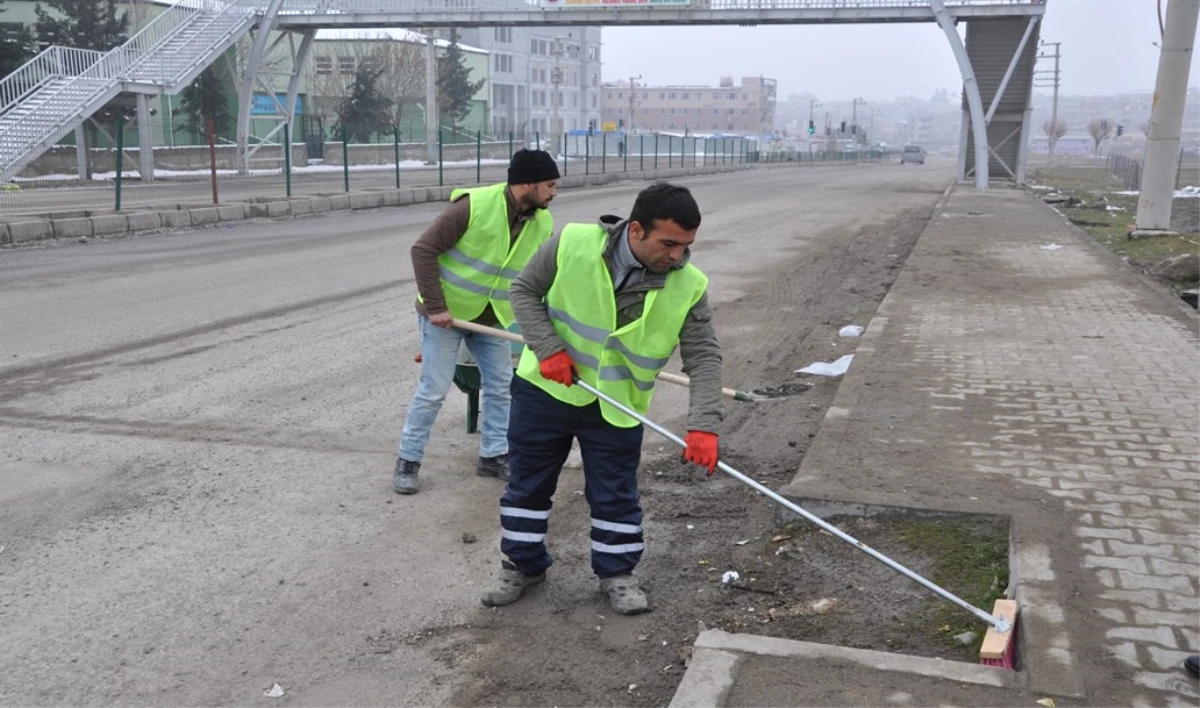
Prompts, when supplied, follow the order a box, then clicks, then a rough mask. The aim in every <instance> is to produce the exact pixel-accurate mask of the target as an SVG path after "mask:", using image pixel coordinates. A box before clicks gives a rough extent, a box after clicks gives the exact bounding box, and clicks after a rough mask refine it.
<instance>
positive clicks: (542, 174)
mask: <svg viewBox="0 0 1200 708" xmlns="http://www.w3.org/2000/svg"><path fill="white" fill-rule="evenodd" d="M558 177H559V174H558V164H557V163H555V162H554V158H552V157H550V153H548V152H546V151H545V150H525V149H521V150H518V151H517V152H516V154H515V155H513V156H512V162H510V163H509V165H508V183H509V184H532V183H534V182H547V181H549V180H552V179H558Z"/></svg>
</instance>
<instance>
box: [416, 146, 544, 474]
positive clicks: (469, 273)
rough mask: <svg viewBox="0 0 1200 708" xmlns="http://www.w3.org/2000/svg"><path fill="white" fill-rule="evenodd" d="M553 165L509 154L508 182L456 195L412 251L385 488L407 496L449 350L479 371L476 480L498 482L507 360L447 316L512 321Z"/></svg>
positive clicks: (536, 155) (503, 347) (540, 155)
mask: <svg viewBox="0 0 1200 708" xmlns="http://www.w3.org/2000/svg"><path fill="white" fill-rule="evenodd" d="M558 178H559V173H558V165H557V164H556V163H555V162H554V159H553V158H551V157H550V155H549V154H548V153H546V152H544V151H541V150H519V151H518V152H517V153H516V154H515V155H513V157H512V161H511V163H510V165H509V168H508V181H507V182H506V183H501V184H495V185H491V186H489V187H478V188H475V189H456V190H454V192H453V193H452V194H451V195H450V206H448V207H447V208H446V210H445V211H444V212H442V214H441V216H439V217H438V218H437V219H436V220H435V221H434V222H433V224H431V225H430V226H429V228H428V229H426V231H425V233H424V234H422V235H421V237H420V238H419V239H417V242H416V243H415V244H414V245H413V247H412V263H413V274H414V276H415V277H416V281H417V293H418V296H417V326H418V328H419V329H420V330H421V377H420V381H419V383H418V384H417V392H416V395H415V396H413V400H412V404H411V405H410V406H409V408H408V416H407V417H406V418H405V420H404V430H403V432H402V433H401V434H400V455H399V457H398V458H397V460H396V466H395V469H394V470H393V471H392V489H393V490H395V491H396V492H397V493H399V494H415V493H416V492H417V491H418V490H419V489H420V486H419V483H418V479H417V475H418V471H419V470H420V467H421V462H422V461H423V460H424V458H425V445H426V444H427V443H428V442H429V436H430V433H431V431H432V429H433V423H434V420H436V418H437V414H438V411H440V410H441V408H442V401H443V400H445V398H446V392H447V391H449V390H450V385H451V383H452V382H453V380H454V366H455V363H456V362H457V360H458V350H459V345H460V344H461V343H463V342H465V343H466V345H467V348H468V349H470V351H471V354H472V355H473V356H474V357H475V361H476V362H477V364H478V366H479V375H480V378H481V380H482V391H483V396H482V410H481V415H480V417H481V425H480V433H481V440H480V444H479V461H478V463H477V464H476V467H475V471H476V473H477V474H479V475H481V476H487V477H499V478H500V479H502V480H503V479H507V478H508V463H507V455H508V440H507V437H506V435H507V430H508V416H509V408H510V405H511V399H510V394H509V387H510V385H511V383H512V374H513V370H512V358H511V356H512V355H511V351H510V348H509V344H508V342H506V341H505V340H503V339H499V338H497V337H491V336H487V335H483V334H474V333H470V332H464V331H462V330H458V329H454V328H453V327H452V326H451V322H452V320H454V319H455V318H457V319H461V320H467V321H470V322H476V323H478V324H483V325H489V326H497V325H498V326H500V327H505V328H507V327H510V326H512V324H513V322H514V318H513V311H512V306H511V305H510V304H509V285H510V284H511V283H512V279H513V278H515V277H516V276H517V274H518V273H520V272H521V269H522V268H524V267H525V263H526V262H527V261H528V260H529V259H530V257H532V256H533V254H534V253H535V252H537V250H538V247H540V246H541V245H542V244H543V243H544V242H545V241H546V240H547V239H548V238H550V236H551V234H552V233H553V228H554V223H553V220H552V219H551V218H550V212H549V211H548V210H547V208H548V207H549V206H550V201H551V200H552V199H554V197H555V195H556V194H558V184H557V180H558Z"/></svg>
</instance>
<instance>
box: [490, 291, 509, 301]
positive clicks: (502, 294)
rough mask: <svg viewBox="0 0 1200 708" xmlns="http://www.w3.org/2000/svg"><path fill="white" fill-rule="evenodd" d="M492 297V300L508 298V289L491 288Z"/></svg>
mask: <svg viewBox="0 0 1200 708" xmlns="http://www.w3.org/2000/svg"><path fill="white" fill-rule="evenodd" d="M492 299H493V300H508V291H507V290H493V291H492Z"/></svg>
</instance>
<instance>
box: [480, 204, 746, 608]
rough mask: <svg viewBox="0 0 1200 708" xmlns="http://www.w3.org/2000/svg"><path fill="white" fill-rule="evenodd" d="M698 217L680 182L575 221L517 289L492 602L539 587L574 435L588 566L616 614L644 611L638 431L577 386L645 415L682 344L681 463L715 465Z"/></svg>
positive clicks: (715, 383)
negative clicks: (695, 248) (639, 575)
mask: <svg viewBox="0 0 1200 708" xmlns="http://www.w3.org/2000/svg"><path fill="white" fill-rule="evenodd" d="M699 227H700V209H699V207H698V206H697V205H696V200H695V199H694V198H693V197H692V195H691V192H689V191H688V190H687V189H686V188H684V187H678V186H674V185H670V184H657V185H655V186H652V187H649V188H647V189H645V190H643V191H642V192H641V193H640V194H639V195H638V197H637V200H636V201H635V203H634V205H633V211H632V212H631V214H630V216H629V219H628V220H627V221H621V220H619V219H618V218H617V217H601V220H600V224H598V225H585V224H571V225H568V226H567V227H566V228H564V229H563V231H562V233H561V234H560V235H558V236H556V237H554V238H551V239H550V240H549V241H547V242H546V244H545V245H544V246H542V248H541V249H540V250H538V252H537V254H536V255H534V256H533V258H532V259H530V261H529V264H528V265H527V266H526V267H525V270H523V271H522V272H521V274H520V276H518V277H517V279H516V280H514V281H513V284H512V306H513V312H514V313H515V315H516V318H517V321H518V323H519V324H520V325H521V332H522V335H523V336H524V337H525V341H526V345H527V346H526V349H525V351H524V353H523V354H522V356H521V361H520V364H519V366H518V368H517V376H516V378H515V379H514V380H513V386H512V395H513V405H512V419H511V420H510V422H509V428H508V441H509V458H508V462H509V479H508V485H507V488H506V490H505V493H504V496H503V497H502V498H501V500H500V527H501V531H500V536H501V540H500V549H501V552H502V553H503V554H504V555H505V556H506V559H505V560H504V561H503V563H502V566H501V570H500V581H499V586H498V588H497V589H496V590H494V591H492V592H489V593H488V594H486V595H485V596H484V597H483V604H484V605H487V606H489V607H496V606H500V605H507V604H509V603H512V602H515V601H516V600H517V599H519V598H520V597H521V594H522V593H523V592H524V590H525V588H526V587H528V586H530V585H534V584H536V583H539V582H541V581H542V580H543V579H544V578H545V573H546V570H547V568H549V567H550V564H551V563H552V562H553V559H552V558H551V557H550V554H549V553H548V552H547V551H546V545H545V537H546V532H547V530H548V527H549V519H550V507H551V497H552V496H553V494H554V491H555V487H556V485H557V483H558V476H559V473H560V472H561V470H562V465H563V462H564V460H566V457H567V454H568V452H569V451H570V449H571V442H572V440H573V439H578V440H579V447H580V451H581V452H582V454H583V469H584V480H585V490H584V493H585V495H586V497H587V501H588V505H589V507H590V508H591V542H592V543H591V545H592V570H593V571H594V572H595V573H596V575H597V576H598V577H599V578H600V588H601V591H602V592H604V593H605V594H606V595H607V596H608V599H609V603H610V604H611V605H612V607H613V609H614V610H616V611H617V612H619V613H622V614H636V613H639V612H645V611H647V610H648V609H649V604H648V602H647V600H646V595H645V593H644V592H643V591H642V589H641V588H640V587H639V586H638V583H637V580H636V579H635V578H634V576H633V575H632V572H633V569H634V567H635V566H636V565H637V563H638V560H639V559H640V558H641V556H642V551H643V549H644V547H645V544H644V540H643V538H642V509H641V506H640V503H639V500H638V489H637V468H638V464H639V462H640V459H641V449H642V426H641V425H640V424H639V423H638V422H637V421H636V420H635V419H633V418H631V417H629V416H628V415H626V414H624V413H622V412H621V411H619V410H617V409H616V408H614V407H612V406H610V405H609V404H608V403H605V402H601V401H599V400H597V398H596V397H595V396H594V395H592V394H590V393H588V392H587V391H584V390H583V389H582V388H580V387H579V386H574V385H572V384H573V383H574V380H575V379H574V377H578V379H579V380H581V381H586V382H587V383H588V384H590V385H591V386H593V387H595V388H597V389H599V390H601V391H603V392H604V393H606V394H608V395H609V396H611V397H613V398H614V399H616V400H618V401H620V402H621V403H623V404H625V405H627V406H628V407H629V408H631V409H633V410H635V411H636V412H638V413H640V414H644V413H645V412H646V410H647V409H648V408H649V406H650V401H651V398H652V396H653V395H654V382H655V377H656V376H657V374H658V372H659V371H661V370H662V369H663V367H664V366H666V364H667V361H668V360H669V359H670V358H671V355H672V354H673V353H674V351H675V349H676V348H678V349H679V351H680V356H681V357H682V359H683V370H684V372H686V373H687V374H688V375H689V376H690V377H691V392H690V393H691V395H690V405H689V410H688V431H689V432H688V435H687V450H686V452H685V457H686V459H687V460H688V461H690V462H694V463H697V464H700V465H702V466H704V467H707V468H708V470H709V474H711V473H712V470H713V468H714V467H715V466H716V464H717V431H718V429H719V427H720V423H721V420H722V418H723V416H724V409H723V406H722V402H721V347H720V345H719V344H718V342H717V338H716V334H715V333H714V331H713V326H712V309H711V308H710V307H709V304H708V298H707V296H706V290H707V286H708V278H707V277H706V276H705V275H704V274H703V273H702V272H700V270H699V269H698V268H696V267H695V266H694V265H691V264H690V263H689V259H690V253H689V250H688V246H689V245H690V244H691V243H692V242H693V241H694V240H695V238H696V232H697V230H698V229H699Z"/></svg>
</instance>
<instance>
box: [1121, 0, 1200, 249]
mask: <svg viewBox="0 0 1200 708" xmlns="http://www.w3.org/2000/svg"><path fill="white" fill-rule="evenodd" d="M1198 17H1200V0H1171V2H1170V4H1169V5H1167V17H1166V20H1165V22H1164V25H1163V36H1162V47H1161V49H1160V50H1159V53H1158V79H1157V81H1156V82H1155V84H1154V106H1153V107H1152V108H1151V109H1150V135H1149V136H1148V137H1147V140H1146V166H1145V168H1143V170H1142V193H1141V195H1140V196H1139V197H1138V210H1137V222H1136V228H1135V230H1134V235H1148V234H1145V233H1144V232H1150V233H1153V232H1158V231H1169V230H1170V228H1171V201H1172V198H1173V197H1174V194H1175V179H1176V169H1177V165H1178V162H1177V160H1178V159H1179V134H1180V132H1181V130H1182V128H1183V104H1184V100H1185V99H1186V97H1187V82H1188V70H1189V68H1190V64H1191V60H1192V47H1193V46H1194V45H1195V43H1196V24H1197V19H1198ZM1139 232H1143V233H1141V234H1139Z"/></svg>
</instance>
